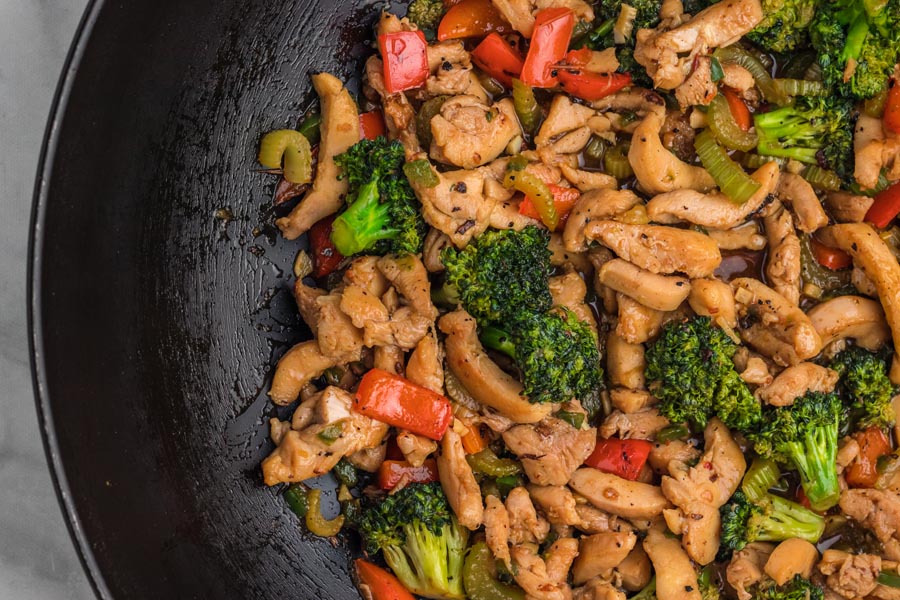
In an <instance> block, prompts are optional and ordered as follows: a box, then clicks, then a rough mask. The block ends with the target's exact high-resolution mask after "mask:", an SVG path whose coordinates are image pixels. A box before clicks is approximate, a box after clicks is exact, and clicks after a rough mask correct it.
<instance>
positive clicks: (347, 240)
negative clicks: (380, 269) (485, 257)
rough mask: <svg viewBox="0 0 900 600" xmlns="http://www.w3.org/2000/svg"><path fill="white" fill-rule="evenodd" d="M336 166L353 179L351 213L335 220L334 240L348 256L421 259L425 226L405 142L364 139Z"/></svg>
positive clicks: (339, 158)
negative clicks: (410, 177)
mask: <svg viewBox="0 0 900 600" xmlns="http://www.w3.org/2000/svg"><path fill="white" fill-rule="evenodd" d="M334 161H335V162H336V163H337V165H338V166H339V167H340V168H341V169H342V170H343V174H342V175H341V177H343V178H345V179H346V180H347V183H348V186H349V190H348V193H347V208H346V210H344V212H342V213H341V214H340V215H338V217H337V218H336V219H335V220H334V225H333V226H332V232H331V241H332V242H334V245H335V247H336V248H337V249H338V251H339V252H340V253H341V254H343V255H344V256H352V255H354V254H359V253H361V252H366V253H370V254H389V253H393V254H415V253H416V252H418V251H419V250H421V248H422V241H423V240H424V238H425V230H426V227H425V221H424V220H423V219H422V215H421V210H420V206H419V201H418V200H417V199H416V195H415V193H414V192H413V190H412V188H411V187H410V185H409V181H407V179H406V176H405V175H404V174H403V165H404V163H405V162H406V158H405V156H404V153H403V146H401V145H400V143H399V142H389V141H388V140H387V139H386V138H384V137H380V136H379V137H378V138H376V139H374V140H361V141H359V142H357V143H356V144H354V145H353V146H351V147H350V148H349V149H348V150H347V151H346V152H344V153H343V154H339V155H338V156H336V157H335V159H334Z"/></svg>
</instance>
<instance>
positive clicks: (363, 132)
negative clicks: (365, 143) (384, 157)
mask: <svg viewBox="0 0 900 600" xmlns="http://www.w3.org/2000/svg"><path fill="white" fill-rule="evenodd" d="M384 134H385V127H384V115H383V114H382V113H381V111H380V110H373V111H370V112H367V113H363V114H361V115H359V135H360V138H359V139H361V140H374V139H375V138H377V137H378V136H379V135H384Z"/></svg>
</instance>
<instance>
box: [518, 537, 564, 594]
mask: <svg viewBox="0 0 900 600" xmlns="http://www.w3.org/2000/svg"><path fill="white" fill-rule="evenodd" d="M510 553H511V555H512V560H513V564H514V566H515V568H514V569H513V573H514V575H513V577H514V578H515V580H516V583H518V584H519V586H521V588H522V589H523V590H525V593H526V594H527V597H530V598H535V599H537V598H540V599H541V600H570V599H571V597H572V590H571V589H570V588H569V586H568V584H567V583H566V574H567V573H568V572H569V567H570V566H571V565H572V561H573V560H575V557H576V556H577V555H578V540H575V539H572V538H563V539H561V540H556V541H555V542H553V544H552V545H551V546H550V549H549V550H548V551H547V553H546V559H543V558H541V557H540V556H538V555H537V553H536V552H535V549H534V547H533V546H530V545H518V546H513V547H512V550H511V552H510Z"/></svg>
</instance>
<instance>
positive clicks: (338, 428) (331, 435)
mask: <svg viewBox="0 0 900 600" xmlns="http://www.w3.org/2000/svg"><path fill="white" fill-rule="evenodd" d="M342 433H344V422H343V421H338V422H336V423H332V424H331V425H329V426H328V427H326V428H325V429H323V430H322V431H320V432H319V433H317V434H316V437H317V438H319V439H320V440H321V441H322V442H324V443H325V445H326V446H330V445H331V444H333V443H334V442H335V441H336V440H337V439H338V438H339V437H341V434H342Z"/></svg>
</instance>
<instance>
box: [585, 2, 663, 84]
mask: <svg viewBox="0 0 900 600" xmlns="http://www.w3.org/2000/svg"><path fill="white" fill-rule="evenodd" d="M623 4H628V5H629V6H632V7H633V8H634V9H635V10H637V16H636V17H635V18H634V29H633V30H632V33H631V37H630V38H629V39H628V40H626V42H625V43H624V44H618V45H617V44H616V43H615V39H614V37H613V25H614V24H615V22H616V20H617V19H618V18H619V12H621V10H622V5H623ZM661 7H662V2H661V0H636V1H635V0H624V1H623V0H602V1H601V2H600V3H599V5H597V6H595V8H594V14H595V15H596V19H595V20H594V23H593V28H592V30H591V31H590V32H589V33H588V34H587V35H585V36H584V38H583V39H582V40H579V44H578V45H579V46H582V45H583V46H587V47H589V48H590V49H591V50H603V49H606V48H612V47H615V48H616V58H617V59H618V60H619V69H618V70H619V72H620V73H630V74H631V80H632V82H634V85H638V86H641V87H646V88H652V87H653V81H652V80H651V79H650V77H649V76H648V75H647V71H646V70H645V69H644V67H643V66H641V65H640V64H639V63H638V62H637V61H636V60H635V59H634V46H635V43H636V41H637V40H636V36H637V32H638V30H639V29H653V28H654V27H656V26H657V25H659V9H660V8H661Z"/></svg>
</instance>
